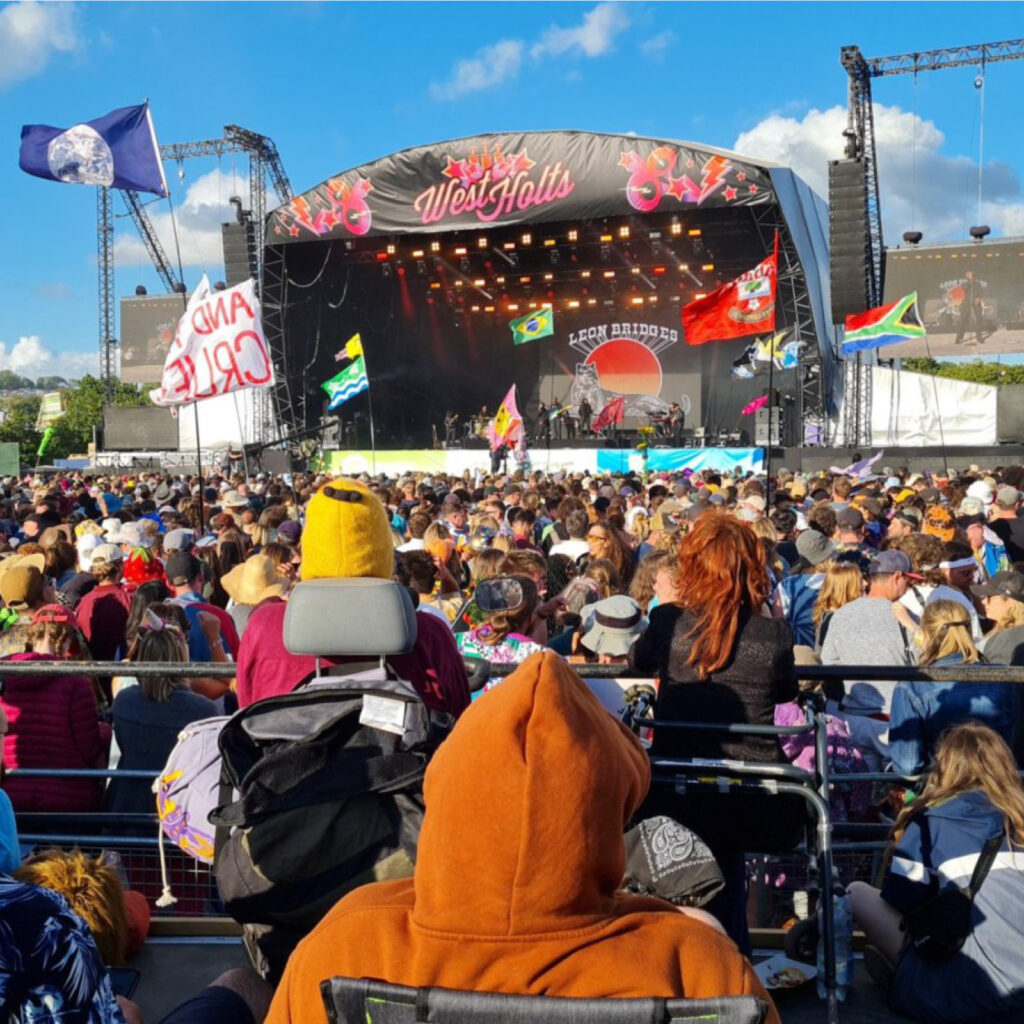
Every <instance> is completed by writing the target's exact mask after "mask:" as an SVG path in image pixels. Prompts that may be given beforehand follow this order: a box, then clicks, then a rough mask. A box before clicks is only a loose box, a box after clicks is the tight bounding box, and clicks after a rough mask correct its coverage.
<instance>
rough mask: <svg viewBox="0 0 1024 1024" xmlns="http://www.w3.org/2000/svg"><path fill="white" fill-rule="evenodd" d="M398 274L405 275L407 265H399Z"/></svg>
mask: <svg viewBox="0 0 1024 1024" xmlns="http://www.w3.org/2000/svg"><path fill="white" fill-rule="evenodd" d="M398 276H399V277H405V267H403V266H401V265H399V267H398Z"/></svg>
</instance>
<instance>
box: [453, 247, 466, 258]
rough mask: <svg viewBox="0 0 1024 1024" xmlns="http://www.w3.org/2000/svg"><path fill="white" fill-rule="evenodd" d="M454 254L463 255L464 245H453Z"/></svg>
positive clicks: (464, 252)
mask: <svg viewBox="0 0 1024 1024" xmlns="http://www.w3.org/2000/svg"><path fill="white" fill-rule="evenodd" d="M455 255H456V256H465V255H466V247H465V246H464V245H457V246H456V247H455Z"/></svg>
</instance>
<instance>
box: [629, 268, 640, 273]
mask: <svg viewBox="0 0 1024 1024" xmlns="http://www.w3.org/2000/svg"><path fill="white" fill-rule="evenodd" d="M629 272H630V273H631V274H639V273H640V268H639V267H630V268H629Z"/></svg>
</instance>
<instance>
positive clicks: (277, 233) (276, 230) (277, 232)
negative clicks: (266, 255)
mask: <svg viewBox="0 0 1024 1024" xmlns="http://www.w3.org/2000/svg"><path fill="white" fill-rule="evenodd" d="M274 234H275V235H279V234H281V226H280V225H275V227H274Z"/></svg>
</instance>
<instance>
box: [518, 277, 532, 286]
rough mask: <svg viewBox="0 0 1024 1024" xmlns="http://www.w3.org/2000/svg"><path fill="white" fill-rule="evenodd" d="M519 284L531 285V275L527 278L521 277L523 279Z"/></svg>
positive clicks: (520, 279)
mask: <svg viewBox="0 0 1024 1024" xmlns="http://www.w3.org/2000/svg"><path fill="white" fill-rule="evenodd" d="M519 283H520V284H529V283H530V277H529V275H527V276H525V277H521V278H519Z"/></svg>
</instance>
